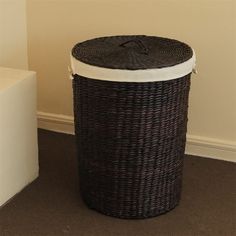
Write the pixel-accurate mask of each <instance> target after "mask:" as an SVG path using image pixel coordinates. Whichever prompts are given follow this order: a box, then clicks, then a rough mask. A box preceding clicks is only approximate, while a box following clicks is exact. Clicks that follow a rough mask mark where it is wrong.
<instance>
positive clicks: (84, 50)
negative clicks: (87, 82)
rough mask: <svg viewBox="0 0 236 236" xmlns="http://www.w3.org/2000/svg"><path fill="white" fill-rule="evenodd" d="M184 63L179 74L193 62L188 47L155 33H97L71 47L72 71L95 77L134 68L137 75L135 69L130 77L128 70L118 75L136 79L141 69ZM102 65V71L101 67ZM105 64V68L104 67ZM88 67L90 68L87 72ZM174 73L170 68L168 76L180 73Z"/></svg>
mask: <svg viewBox="0 0 236 236" xmlns="http://www.w3.org/2000/svg"><path fill="white" fill-rule="evenodd" d="M189 60H190V62H189ZM76 61H77V64H76ZM78 63H79V64H78ZM186 63H188V69H186V65H185V66H184V68H183V69H181V70H182V73H181V74H180V75H182V76H183V75H186V74H189V73H191V71H192V69H193V67H194V65H195V55H194V52H193V50H192V49H191V47H189V46H188V45H187V44H185V43H183V42H180V41H177V40H174V39H168V38H161V37H156V36H145V35H129V36H109V37H100V38H95V39H90V40H87V41H84V42H81V43H78V44H76V45H75V46H74V47H73V49H72V70H73V72H75V74H79V75H82V76H86V77H92V78H94V77H95V78H94V79H103V78H102V77H104V79H106V80H119V79H116V78H114V74H113V75H107V74H106V73H107V72H109V73H114V71H116V72H115V73H116V74H117V72H119V73H120V72H124V71H129V72H128V73H129V74H131V72H132V71H134V72H137V73H136V74H137V75H138V77H137V76H135V73H132V76H133V77H132V78H128V77H127V76H128V74H126V75H121V74H120V76H118V77H120V78H121V77H123V78H124V76H125V78H124V79H125V80H130V81H134V82H135V78H136V79H138V78H139V77H140V76H141V74H142V70H145V72H148V73H149V74H150V72H154V70H157V69H158V70H159V72H160V71H161V72H164V71H168V70H169V69H170V68H175V67H176V66H177V67H179V65H182V64H186ZM89 66H90V67H89ZM76 68H77V69H76ZM102 68H103V71H101V69H102ZM105 68H106V70H104V69H105ZM114 69H116V70H114ZM163 69H164V70H163ZM91 70H92V71H93V72H92V73H88V71H91ZM150 70H151V71H150ZM95 71H96V73H97V72H98V74H99V76H98V75H96V73H95ZM112 71H113V72H112ZM140 72H141V74H140ZM101 73H102V75H101ZM104 73H105V74H104ZM174 74H175V72H173V71H172V72H171V76H167V77H168V78H169V79H173V78H177V77H179V76H180V75H179V74H178V73H177V74H176V75H174ZM107 76H108V77H109V78H108V77H107ZM146 76H147V74H146V73H145V77H146ZM110 77H111V78H110ZM115 77H116V76H115ZM151 77H152V76H151ZM154 77H155V79H157V77H156V75H153V78H154ZM158 77H160V78H161V79H162V80H165V78H166V76H165V75H164V77H163V75H162V74H160V75H159V76H158ZM150 81H153V79H152V78H150Z"/></svg>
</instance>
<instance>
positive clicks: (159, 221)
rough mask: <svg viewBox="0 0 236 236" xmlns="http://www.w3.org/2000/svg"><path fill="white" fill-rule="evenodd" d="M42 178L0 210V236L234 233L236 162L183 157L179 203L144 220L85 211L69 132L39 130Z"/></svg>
mask: <svg viewBox="0 0 236 236" xmlns="http://www.w3.org/2000/svg"><path fill="white" fill-rule="evenodd" d="M39 149H40V177H39V178H38V179H37V180H36V181H35V182H33V183H32V184H31V185H30V186H28V187H27V188H25V189H24V190H23V191H22V192H21V193H20V194H18V195H17V196H16V197H15V198H14V199H13V200H12V201H11V202H9V203H8V204H7V205H5V206H4V207H2V208H1V209H0V235H1V236H11V235H14V236H15V235H18V236H31V235H32V236H33V235H42V236H46V235H52V236H54V235H55V236H60V235H75V236H77V235H78V236H141V235H143V236H205V235H206V236H218V235H219V236H234V235H236V231H235V226H234V224H235V221H236V219H235V205H236V202H235V193H236V191H235V190H236V189H235V187H236V185H235V181H236V171H235V170H236V165H235V164H233V163H230V162H224V161H217V160H212V159H206V158H199V157H193V156H186V159H185V167H184V183H183V193H182V201H181V203H180V205H179V206H178V207H177V208H175V209H174V210H173V211H171V212H169V213H167V214H165V215H161V216H159V217H155V218H151V219H146V220H121V219H116V218H112V217H108V216H104V215H102V214H99V213H97V212H95V211H92V210H89V209H88V208H87V207H86V206H85V205H84V203H83V202H82V200H81V198H80V196H79V192H78V178H77V162H76V151H75V140H74V136H72V135H65V134H58V133H54V132H49V131H45V130H40V131H39Z"/></svg>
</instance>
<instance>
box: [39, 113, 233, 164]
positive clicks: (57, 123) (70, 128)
mask: <svg viewBox="0 0 236 236" xmlns="http://www.w3.org/2000/svg"><path fill="white" fill-rule="evenodd" d="M38 127H39V128H42V129H46V130H51V131H55V132H59V133H67V134H74V117H73V116H65V115H59V114H53V113H46V112H38ZM185 153H186V154H189V155H194V156H201V157H207V158H213V159H218V160H225V161H231V162H236V143H233V142H228V141H225V140H217V139H213V138H209V137H202V136H195V135H187V143H186V150H185Z"/></svg>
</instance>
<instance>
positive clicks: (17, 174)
mask: <svg viewBox="0 0 236 236" xmlns="http://www.w3.org/2000/svg"><path fill="white" fill-rule="evenodd" d="M38 171H39V167H38V144H37V119H36V73H35V72H31V71H24V70H16V69H10V68H1V67H0V206H1V205H3V204H4V203H6V202H7V201H8V200H9V199H10V198H12V197H13V196H14V195H15V194H16V193H18V192H20V191H21V190H22V189H23V188H24V187H25V186H26V185H28V184H29V183H31V182H32V181H33V180H34V179H36V178H37V177H38Z"/></svg>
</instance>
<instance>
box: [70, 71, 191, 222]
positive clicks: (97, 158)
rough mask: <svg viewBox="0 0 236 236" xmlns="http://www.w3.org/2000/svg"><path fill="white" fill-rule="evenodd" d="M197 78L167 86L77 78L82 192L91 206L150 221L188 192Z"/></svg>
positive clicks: (76, 111)
mask: <svg viewBox="0 0 236 236" xmlns="http://www.w3.org/2000/svg"><path fill="white" fill-rule="evenodd" d="M189 87H190V74H189V75H186V76H185V77H182V78H178V79H174V80H170V81H161V82H148V83H120V82H111V81H100V80H94V79H88V78H85V77H81V76H78V75H75V78H74V80H73V91H74V114H75V132H76V135H77V142H78V156H79V175H80V188H81V193H82V196H83V199H84V201H85V202H86V203H87V205H88V206H89V207H90V208H93V209H95V210H97V211H99V212H102V213H104V214H107V215H111V216H115V217H120V218H147V217H152V216H156V215H159V214H162V213H165V212H167V211H169V210H171V209H172V208H174V207H175V206H176V205H177V204H178V202H179V200H180V194H181V182H182V180H181V179H182V168H183V157H184V149H185V140H186V127H187V108H188V94H189Z"/></svg>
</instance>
